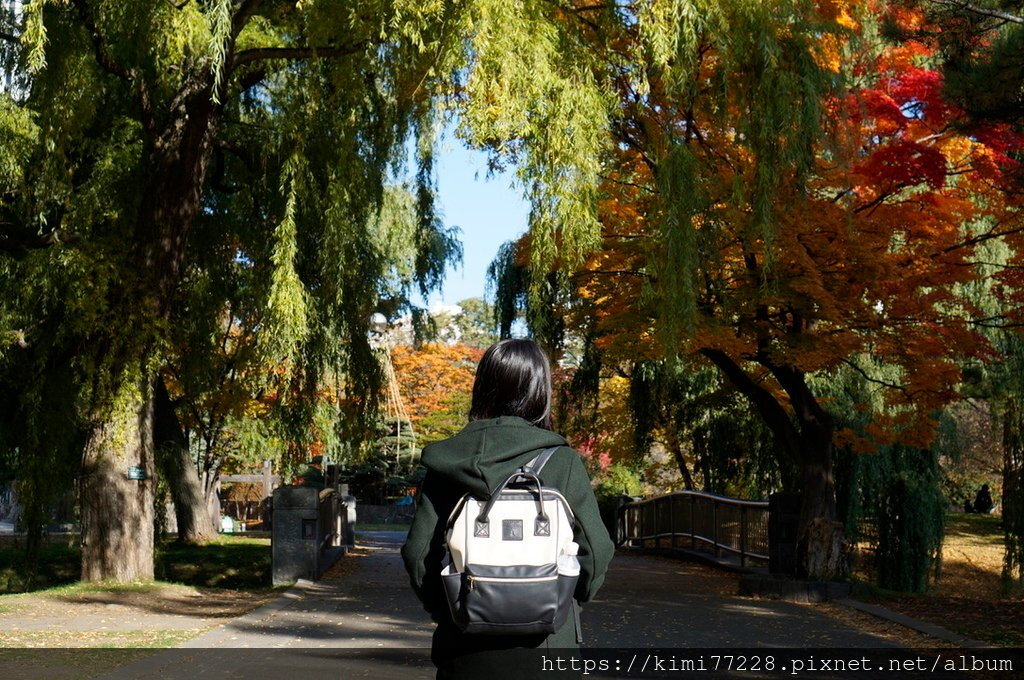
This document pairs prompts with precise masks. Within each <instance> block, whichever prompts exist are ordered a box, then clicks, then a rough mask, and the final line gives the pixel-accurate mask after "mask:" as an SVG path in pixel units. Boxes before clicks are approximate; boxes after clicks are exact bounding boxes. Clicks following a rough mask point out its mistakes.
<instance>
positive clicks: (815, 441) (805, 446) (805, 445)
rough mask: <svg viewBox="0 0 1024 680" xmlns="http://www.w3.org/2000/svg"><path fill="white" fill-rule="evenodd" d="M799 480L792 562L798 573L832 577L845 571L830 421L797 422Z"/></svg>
mask: <svg viewBox="0 0 1024 680" xmlns="http://www.w3.org/2000/svg"><path fill="white" fill-rule="evenodd" d="M800 425H801V427H800V434H801V445H802V450H801V452H800V453H801V458H802V461H803V462H802V466H801V467H802V473H803V484H802V488H801V504H800V525H799V530H798V532H799V533H798V539H797V549H796V553H797V554H796V563H797V568H798V570H799V573H800V575H801V576H805V577H807V578H812V579H818V580H825V581H828V580H833V579H836V578H840V577H842V576H844V575H845V572H846V550H845V547H846V539H845V532H844V530H843V525H842V523H840V522H838V521H837V520H836V489H835V479H834V478H833V474H832V434H833V432H832V430H833V426H832V421H831V418H828V419H827V420H826V421H825V422H821V421H820V420H818V419H809V420H808V421H806V422H804V421H801V423H800Z"/></svg>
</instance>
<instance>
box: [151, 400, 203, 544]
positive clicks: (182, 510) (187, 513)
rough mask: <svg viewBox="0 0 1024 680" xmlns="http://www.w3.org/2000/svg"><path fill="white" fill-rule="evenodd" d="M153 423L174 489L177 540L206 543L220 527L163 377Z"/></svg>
mask: <svg viewBox="0 0 1024 680" xmlns="http://www.w3.org/2000/svg"><path fill="white" fill-rule="evenodd" d="M153 423H154V425H153V430H154V444H155V446H156V455H157V463H158V465H159V467H160V472H161V473H162V474H163V476H164V479H166V480H167V486H168V488H170V490H171V500H172V501H173V502H174V516H175V519H176V520H177V523H178V541H179V542H181V543H194V544H201V543H205V542H207V541H209V540H210V539H212V538H214V537H216V535H217V530H216V529H215V528H214V526H213V522H212V521H211V519H210V514H209V513H208V512H207V508H206V494H204V493H203V485H202V482H200V481H199V472H198V471H197V470H196V466H195V465H194V464H193V462H192V457H191V456H190V455H189V451H188V442H187V440H186V439H185V433H184V432H183V431H182V429H181V424H180V423H179V421H178V416H177V414H175V412H174V405H173V404H172V403H171V398H170V396H169V395H168V394H167V388H166V387H165V386H164V383H163V380H158V381H157V384H156V394H155V395H154V414H153Z"/></svg>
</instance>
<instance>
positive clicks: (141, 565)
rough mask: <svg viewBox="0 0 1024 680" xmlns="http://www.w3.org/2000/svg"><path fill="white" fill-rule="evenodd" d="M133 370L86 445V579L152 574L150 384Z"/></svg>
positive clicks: (140, 578)
mask: <svg viewBox="0 0 1024 680" xmlns="http://www.w3.org/2000/svg"><path fill="white" fill-rule="evenodd" d="M130 373H131V374H130V377H128V378H126V380H125V381H124V383H123V384H122V388H121V390H120V391H119V393H118V394H117V395H116V396H115V398H114V400H113V402H112V405H111V407H110V408H109V411H108V412H107V416H106V417H105V418H104V419H103V422H101V423H100V424H99V425H98V426H96V427H94V428H93V430H92V432H91V433H90V434H89V438H88V440H87V442H86V446H85V454H84V460H83V470H82V478H81V488H82V495H81V503H82V580H83V581H106V580H113V581H118V582H128V581H149V580H152V579H153V497H154V493H153V491H154V487H155V485H156V479H155V473H156V469H155V465H154V460H153V434H152V432H153V429H152V428H153V402H152V399H151V392H152V388H151V386H150V383H149V380H148V379H146V378H143V377H140V375H139V373H138V372H136V371H133V372H130ZM137 478H141V479H137Z"/></svg>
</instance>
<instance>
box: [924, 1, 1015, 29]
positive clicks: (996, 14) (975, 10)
mask: <svg viewBox="0 0 1024 680" xmlns="http://www.w3.org/2000/svg"><path fill="white" fill-rule="evenodd" d="M931 2H932V4H934V5H945V6H946V7H953V8H955V9H961V10H963V11H965V12H970V13H971V14H977V15H979V16H983V17H992V18H993V19H1000V20H1001V21H1005V22H1008V23H1011V24H1024V17H1020V16H1017V15H1016V14H1010V13H1009V12H1004V11H1002V10H998V9H991V8H988V7H978V6H977V5H972V4H971V3H969V2H964V0H931Z"/></svg>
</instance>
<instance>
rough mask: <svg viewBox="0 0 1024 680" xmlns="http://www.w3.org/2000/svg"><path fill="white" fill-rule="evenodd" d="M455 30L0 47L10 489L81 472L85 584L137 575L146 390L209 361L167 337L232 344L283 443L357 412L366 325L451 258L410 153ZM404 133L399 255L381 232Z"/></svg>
mask: <svg viewBox="0 0 1024 680" xmlns="http://www.w3.org/2000/svg"><path fill="white" fill-rule="evenodd" d="M456 9H457V8H456V7H455V6H454V5H453V4H452V3H441V2H436V3H422V2H418V1H408V2H406V1H403V0H395V1H392V2H386V1H385V2H352V3H343V4H342V3H328V2H315V1H310V0H305V1H304V0H298V1H294V2H287V1H280V0H205V1H199V0H196V1H191V2H190V1H189V0H184V1H183V2H169V1H168V0H138V1H136V2H128V3H126V2H119V1H113V0H110V1H108V0H35V1H34V2H30V3H26V4H25V6H24V10H23V12H22V13H21V15H20V16H19V17H16V21H15V22H14V25H12V26H9V27H5V28H4V30H3V31H0V41H2V42H3V44H4V49H3V52H2V54H3V56H4V58H5V68H6V71H7V73H8V74H10V81H11V88H10V89H9V90H8V91H7V92H5V93H4V94H2V95H0V149H2V150H0V158H2V159H3V161H0V289H2V293H0V324H2V325H0V328H2V331H3V336H2V337H3V338H4V344H3V347H2V350H0V351H2V356H0V360H2V369H3V379H4V383H5V387H6V388H7V389H6V390H5V391H6V392H7V394H5V395H4V397H3V399H4V400H5V402H7V403H5V406H6V407H9V408H8V409H5V410H6V411H7V412H8V413H11V414H12V415H11V416H10V417H9V420H10V422H11V423H14V425H12V426H11V427H10V428H7V427H5V429H4V432H3V435H4V436H3V439H4V442H3V443H4V445H5V448H6V450H7V452H9V453H11V455H13V456H14V457H16V458H17V460H18V462H19V464H20V465H21V466H22V475H21V476H23V477H26V478H28V477H31V478H32V479H35V480H36V481H38V480H40V479H42V478H44V477H45V476H46V474H48V470H53V469H55V464H56V463H58V462H59V463H61V467H63V468H65V469H66V468H69V467H70V468H72V469H74V468H79V470H80V473H79V480H80V498H81V521H82V542H83V553H82V577H83V578H84V579H88V580H92V579H115V580H121V581H127V580H134V579H146V578H151V577H152V574H153V551H152V547H153V536H152V527H153V521H152V512H153V510H152V505H153V503H152V497H153V488H154V482H153V479H154V474H155V465H154V455H155V446H154V421H156V420H159V418H158V415H157V414H156V413H155V408H157V407H160V405H161V403H162V402H165V401H166V400H154V395H155V393H156V385H157V382H158V380H159V379H160V378H161V376H162V375H163V374H165V373H166V371H167V370H168V367H169V364H170V362H171V361H173V360H174V359H175V357H178V358H180V357H182V356H188V354H189V352H190V351H192V350H194V351H196V352H198V353H199V356H198V357H196V356H192V357H190V360H197V361H200V362H202V361H203V358H202V354H203V353H206V352H209V347H208V344H209V343H208V342H207V343H206V344H203V343H200V344H199V345H198V346H196V347H193V348H189V347H181V346H175V342H177V341H179V340H180V339H181V338H182V337H183V336H186V337H187V336H188V334H187V333H185V332H183V330H182V329H192V331H194V332H193V334H192V337H199V338H200V339H201V338H202V329H204V328H206V329H210V328H213V327H219V326H218V324H223V323H227V322H230V321H231V320H232V319H245V320H247V321H251V322H252V323H251V324H250V325H249V327H248V328H249V331H252V332H257V331H258V336H259V337H258V338H257V339H256V340H255V343H254V345H255V351H256V352H257V353H258V354H259V355H260V356H261V357H262V359H263V361H264V363H265V364H269V365H271V366H274V367H275V370H274V371H272V372H271V373H272V374H273V375H274V376H275V378H274V380H276V381H277V387H275V386H274V385H268V387H267V389H278V388H279V387H280V386H286V387H287V394H289V395H294V397H295V399H294V400H293V403H294V404H295V406H296V408H295V409H293V412H292V415H291V418H290V420H289V422H290V423H291V424H292V425H293V426H294V429H295V430H296V431H301V430H302V426H303V421H304V419H306V418H308V416H309V411H308V409H304V408H303V407H302V403H303V402H302V400H301V398H300V397H301V396H303V395H310V394H314V393H316V391H317V390H318V389H319V388H321V387H322V386H323V385H324V384H325V383H326V382H327V381H328V380H330V381H331V382H332V383H333V384H334V385H335V386H337V388H338V391H339V393H340V394H341V395H342V397H343V401H344V403H345V405H346V408H347V410H348V412H349V413H351V414H352V415H353V418H354V421H353V420H351V419H350V420H345V419H342V421H341V422H343V423H344V422H355V421H358V420H359V418H360V414H361V413H362V412H364V411H365V407H366V405H367V404H368V402H369V401H372V398H373V388H374V386H375V385H376V384H377V382H378V381H379V378H380V376H379V369H377V368H376V362H375V361H374V360H373V354H372V352H371V349H370V347H369V346H368V344H367V339H366V338H367V326H368V324H369V319H370V315H371V313H372V312H373V311H375V310H376V309H377V307H378V305H379V304H384V305H386V306H390V308H392V309H400V308H401V307H402V305H403V304H405V302H404V299H405V295H406V293H408V291H409V288H410V286H411V285H419V286H420V287H422V288H423V289H425V290H426V289H429V288H431V287H432V286H435V285H436V284H437V283H438V281H439V279H440V276H441V274H442V273H443V269H444V266H445V262H446V260H447V259H449V258H450V257H452V256H453V255H455V254H456V252H457V246H456V244H455V243H454V242H453V241H452V240H451V238H450V236H449V235H448V234H447V233H445V232H444V231H443V229H442V228H441V226H440V223H439V221H438V220H437V218H436V217H435V216H434V215H433V213H432V199H431V170H430V144H429V139H430V134H431V131H432V125H431V123H430V119H431V116H432V111H433V107H432V106H431V104H430V102H431V100H432V97H433V96H434V95H435V94H436V88H437V85H438V82H439V77H440V76H442V75H446V74H448V73H449V72H450V71H451V69H453V68H455V62H454V61H453V59H455V56H456V55H458V54H461V52H462V49H463V47H464V46H463V44H462V43H461V42H460V39H459V37H460V35H462V33H463V31H462V28H463V26H462V24H460V23H459V22H457V21H456V18H457V17H456ZM411 134H418V138H419V140H420V143H419V144H418V145H417V148H418V150H419V153H418V154H417V156H418V159H419V171H418V172H417V175H416V176H417V187H416V188H415V191H416V195H417V196H418V200H417V214H418V220H417V221H416V223H415V229H414V232H413V233H412V234H411V235H410V238H409V239H408V240H409V242H410V243H412V244H413V246H414V247H413V248H412V252H411V254H410V253H409V251H408V249H405V248H403V249H402V250H401V253H396V252H394V251H393V250H388V240H387V239H386V238H383V237H382V236H381V234H380V220H378V219H377V215H378V214H379V212H380V208H381V206H382V204H383V202H384V196H385V193H386V191H385V187H386V185H387V183H388V180H389V178H391V177H393V176H395V171H396V170H397V169H398V168H399V166H401V165H402V162H403V159H405V158H406V156H407V155H408V147H407V145H406V142H407V140H408V139H409V137H410V135H411ZM410 257H411V262H409V263H408V266H407V268H408V269H409V270H410V271H411V272H412V276H411V277H409V278H407V279H405V280H404V281H403V284H402V285H400V286H398V287H397V289H396V288H395V286H394V285H393V282H394V280H395V278H394V266H393V265H394V264H395V262H396V261H397V260H398V259H400V258H410ZM385 295H386V296H387V297H388V299H387V300H383V301H382V300H381V298H382V296H385ZM238 300H244V301H245V304H246V305H247V306H248V309H249V310H250V311H251V310H254V309H258V314H257V312H252V313H245V312H243V311H242V310H241V309H240V307H239V305H238V304H235V302H236V301H238ZM257 316H258V319H257V318H256V317H257ZM15 425H16V427H15ZM160 429H161V430H162V431H164V432H166V431H167V430H166V429H165V428H163V427H161V428H160ZM173 429H174V427H173V423H172V426H171V431H172V434H171V435H169V436H163V435H161V437H160V438H161V439H162V440H163V441H162V442H161V443H171V444H172V446H173V442H174V440H175V436H174V435H173ZM140 478H141V479H140ZM24 481H25V483H26V487H25V488H30V486H31V484H30V483H29V482H30V480H28V479H26V480H24ZM33 483H34V482H33ZM64 483H65V484H66V483H68V481H67V480H65V481H64ZM36 486H39V487H40V489H42V486H44V485H43V484H42V483H41V482H40V483H38V484H36ZM44 496H45V493H43V492H42V490H41V491H40V495H39V498H38V499H37V501H38V502H39V503H42V504H45V498H43V497H44ZM36 519H37V520H38V519H39V517H38V513H37V517H36Z"/></svg>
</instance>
